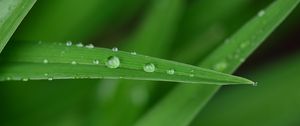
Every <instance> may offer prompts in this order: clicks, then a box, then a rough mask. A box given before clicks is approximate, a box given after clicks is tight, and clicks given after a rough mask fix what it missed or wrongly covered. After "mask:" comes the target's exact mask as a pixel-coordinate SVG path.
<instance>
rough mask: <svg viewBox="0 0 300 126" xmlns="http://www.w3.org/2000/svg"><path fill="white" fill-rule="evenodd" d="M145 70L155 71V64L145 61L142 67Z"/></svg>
mask: <svg viewBox="0 0 300 126" xmlns="http://www.w3.org/2000/svg"><path fill="white" fill-rule="evenodd" d="M143 69H144V71H145V72H154V71H155V65H154V64H153V63H147V64H145V65H144V67H143Z"/></svg>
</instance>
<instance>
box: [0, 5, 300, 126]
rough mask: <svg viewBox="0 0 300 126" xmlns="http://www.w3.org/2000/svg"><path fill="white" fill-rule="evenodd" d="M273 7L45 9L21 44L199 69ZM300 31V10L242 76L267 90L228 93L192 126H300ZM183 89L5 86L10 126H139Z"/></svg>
mask: <svg viewBox="0 0 300 126" xmlns="http://www.w3.org/2000/svg"><path fill="white" fill-rule="evenodd" d="M271 2H272V0H264V1H260V0H230V1H220V0H126V1H124V0H85V1H79V0H75V1H74V0H52V1H37V3H36V4H35V5H34V7H33V8H32V10H31V11H30V12H29V14H28V15H27V16H26V18H25V19H24V21H23V22H22V23H21V25H20V26H19V27H18V29H17V31H16V32H15V33H14V35H13V37H12V39H11V41H15V40H18V42H20V41H19V40H24V41H27V40H29V41H40V40H41V41H50V42H52V41H53V42H57V41H59V42H65V41H68V40H71V41H74V42H83V43H93V44H94V45H96V46H99V47H107V48H111V47H119V49H121V50H124V51H136V52H137V53H140V54H146V55H150V56H155V57H159V58H165V59H170V60H176V61H180V62H185V63H189V64H193V65H196V63H197V62H199V61H201V60H202V59H203V58H205V57H206V56H207V55H208V54H209V53H210V52H211V51H212V50H213V49H214V48H216V47H217V46H218V45H219V44H221V43H223V41H224V40H225V39H226V38H227V37H229V36H230V35H231V34H232V33H234V32H235V31H236V30H237V29H239V28H240V27H241V26H242V25H243V24H244V23H245V22H246V21H248V20H249V19H251V17H253V16H255V15H256V14H257V12H258V11H259V10H261V9H262V8H265V7H266V6H267V5H269V4H270V3H271ZM299 22H300V7H297V8H296V10H295V11H294V12H293V13H292V14H291V15H290V16H289V17H288V18H287V19H286V21H284V23H283V24H281V25H280V27H279V28H278V29H277V30H275V31H274V32H273V34H272V35H271V36H270V37H269V38H268V39H267V40H266V42H264V44H263V45H262V46H261V47H260V48H259V49H258V50H257V51H256V52H255V53H254V54H253V55H252V56H251V57H250V58H249V59H248V60H247V61H246V62H245V63H244V64H243V65H242V66H241V68H240V69H239V70H238V71H237V72H236V73H235V74H236V75H242V76H245V77H248V78H251V79H252V80H255V81H257V82H258V84H259V85H258V86H257V87H250V86H225V87H223V88H222V89H221V90H220V91H219V92H218V93H217V94H216V96H215V97H214V98H213V99H212V100H211V101H210V102H209V103H208V104H207V105H206V107H205V108H204V109H203V111H201V112H200V113H199V114H198V116H197V118H195V119H194V121H193V123H192V124H191V125H192V126H202V125H203V126H207V125H210V126H227V125H228V126H232V125H234V126H235V125H236V126H241V125H243V126H244V125H252V126H253V125H255V126H298V125H300V120H299V117H300V109H299V106H300V92H299V91H298V89H300V85H299V84H300V79H299V75H300V65H299V64H300V38H299V35H298V33H300V27H299V26H300V24H299ZM8 44H9V43H8ZM162 83H164V84H162ZM174 85H176V84H174V83H166V82H152V81H151V82H149V81H124V80H83V79H82V80H54V81H29V82H1V84H0V98H1V103H0V113H1V118H0V125H1V126H99V125H104V126H131V125H133V124H134V122H136V121H137V120H138V119H139V118H140V117H141V116H142V115H143V114H144V113H146V112H147V110H149V109H150V108H151V107H152V106H153V105H155V103H156V102H157V101H159V100H160V99H161V98H162V97H163V96H164V95H165V94H167V93H168V91H170V90H171V89H172V88H173V87H174ZM174 104H176V103H174Z"/></svg>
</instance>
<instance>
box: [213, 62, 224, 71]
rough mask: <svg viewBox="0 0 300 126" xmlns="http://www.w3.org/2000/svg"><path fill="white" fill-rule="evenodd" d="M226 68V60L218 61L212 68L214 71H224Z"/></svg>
mask: <svg viewBox="0 0 300 126" xmlns="http://www.w3.org/2000/svg"><path fill="white" fill-rule="evenodd" d="M226 68H227V63H226V62H219V63H217V64H216V65H215V66H214V70H216V71H224V70H225V69H226Z"/></svg>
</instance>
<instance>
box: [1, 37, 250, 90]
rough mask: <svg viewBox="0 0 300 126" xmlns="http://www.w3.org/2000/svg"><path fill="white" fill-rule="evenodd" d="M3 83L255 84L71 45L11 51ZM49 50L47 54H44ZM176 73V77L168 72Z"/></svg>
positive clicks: (19, 45) (25, 46)
mask: <svg viewBox="0 0 300 126" xmlns="http://www.w3.org/2000/svg"><path fill="white" fill-rule="evenodd" d="M9 49H10V50H15V51H9V52H11V53H9V52H8V54H7V56H6V57H5V58H4V60H2V62H3V61H5V62H6V63H4V66H2V67H3V69H1V73H0V80H1V81H5V80H7V79H8V80H27V79H30V80H40V79H50V80H52V79H72V78H106V79H120V78H124V79H135V80H156V81H174V82H185V83H203V84H224V83H227V84H240V83H245V84H253V82H251V81H250V80H247V79H243V78H240V77H234V76H231V75H226V74H223V73H219V72H215V71H212V70H208V69H203V68H199V67H195V66H191V65H187V64H182V63H178V62H173V61H167V60H163V59H158V58H153V57H148V56H144V55H140V54H132V53H127V52H123V51H118V50H117V48H115V49H112V50H111V49H105V48H94V47H93V45H86V46H85V47H82V44H76V45H72V43H71V42H67V43H66V44H64V43H46V42H23V43H17V44H15V45H13V48H9ZM45 50H47V52H45ZM169 70H174V71H173V73H170V72H168V71H169Z"/></svg>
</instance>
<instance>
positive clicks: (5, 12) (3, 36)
mask: <svg viewBox="0 0 300 126" xmlns="http://www.w3.org/2000/svg"><path fill="white" fill-rule="evenodd" d="M35 2H36V0H1V1H0V52H1V51H2V50H3V48H4V47H5V45H6V43H7V42H8V40H9V39H10V37H11V36H12V34H13V33H14V31H15V30H16V29H17V27H18V25H19V24H20V23H21V21H22V20H23V18H24V17H25V16H26V14H27V13H28V12H29V10H30V9H31V7H32V6H33V4H34V3H35Z"/></svg>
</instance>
